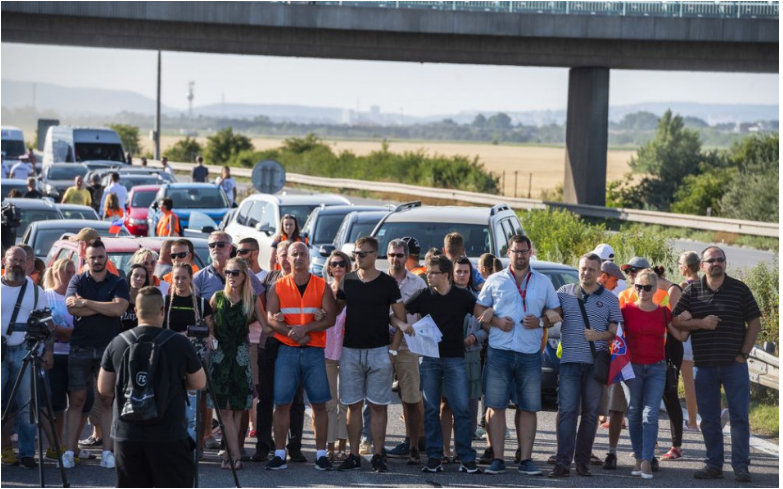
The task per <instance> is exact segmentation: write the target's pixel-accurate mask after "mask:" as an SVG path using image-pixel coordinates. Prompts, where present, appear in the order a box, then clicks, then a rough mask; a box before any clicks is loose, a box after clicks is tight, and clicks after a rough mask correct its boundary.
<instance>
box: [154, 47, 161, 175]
mask: <svg viewBox="0 0 783 489" xmlns="http://www.w3.org/2000/svg"><path fill="white" fill-rule="evenodd" d="M155 159H156V160H160V51H158V98H157V100H156V101H155Z"/></svg>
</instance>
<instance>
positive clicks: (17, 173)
mask: <svg viewBox="0 0 783 489" xmlns="http://www.w3.org/2000/svg"><path fill="white" fill-rule="evenodd" d="M8 176H9V177H10V178H20V179H27V177H34V176H35V169H34V168H33V165H32V164H30V159H29V158H28V157H27V155H22V156H20V157H19V162H18V163H16V164H15V165H14V166H12V167H11V170H10V171H9V172H8Z"/></svg>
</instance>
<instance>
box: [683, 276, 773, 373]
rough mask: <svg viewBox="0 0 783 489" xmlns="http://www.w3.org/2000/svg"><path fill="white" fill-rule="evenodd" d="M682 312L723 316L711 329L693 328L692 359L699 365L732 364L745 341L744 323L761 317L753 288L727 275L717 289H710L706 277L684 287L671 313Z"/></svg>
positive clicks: (693, 314)
mask: <svg viewBox="0 0 783 489" xmlns="http://www.w3.org/2000/svg"><path fill="white" fill-rule="evenodd" d="M683 311H688V312H690V313H691V316H693V317H694V318H695V319H703V318H705V317H707V316H709V315H711V314H712V315H715V316H718V317H719V318H720V322H719V323H718V327H717V328H715V329H714V330H712V331H710V330H706V329H699V330H696V331H691V344H692V345H693V362H694V364H695V365H696V366H697V367H717V366H720V365H731V364H732V363H733V362H734V361H735V358H736V357H737V355H739V353H740V349H741V348H742V344H743V343H744V342H745V331H746V329H747V328H746V326H745V324H746V323H747V322H749V321H752V320H754V319H757V318H759V317H761V312H760V311H759V306H758V304H756V299H755V298H754V297H753V294H752V293H751V291H750V288H748V286H747V285H745V284H744V283H742V282H740V281H739V280H737V279H735V278H731V277H729V276H728V275H726V276H725V278H724V279H723V284H721V286H720V287H718V289H717V290H712V289H710V288H709V286H708V285H707V279H706V278H705V277H703V278H702V279H701V280H700V281H698V282H693V283H692V284H690V285H688V286H687V287H685V290H684V291H683V292H682V297H681V298H680V301H679V302H678V303H677V307H676V308H675V309H674V312H673V313H672V314H674V315H675V316H677V315H679V314H681V313H682V312H683Z"/></svg>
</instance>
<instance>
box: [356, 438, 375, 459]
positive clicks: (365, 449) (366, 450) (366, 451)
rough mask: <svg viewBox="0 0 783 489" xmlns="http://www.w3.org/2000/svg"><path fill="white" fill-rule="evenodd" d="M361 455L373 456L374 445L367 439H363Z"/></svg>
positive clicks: (360, 446) (360, 447) (360, 449)
mask: <svg viewBox="0 0 783 489" xmlns="http://www.w3.org/2000/svg"><path fill="white" fill-rule="evenodd" d="M359 455H372V443H370V441H369V440H368V439H367V438H362V442H361V444H360V445H359Z"/></svg>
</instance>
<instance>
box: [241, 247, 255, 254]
mask: <svg viewBox="0 0 783 489" xmlns="http://www.w3.org/2000/svg"><path fill="white" fill-rule="evenodd" d="M253 251H256V250H251V249H250V248H244V249H241V250H237V255H246V254H248V253H251V252H253Z"/></svg>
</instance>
